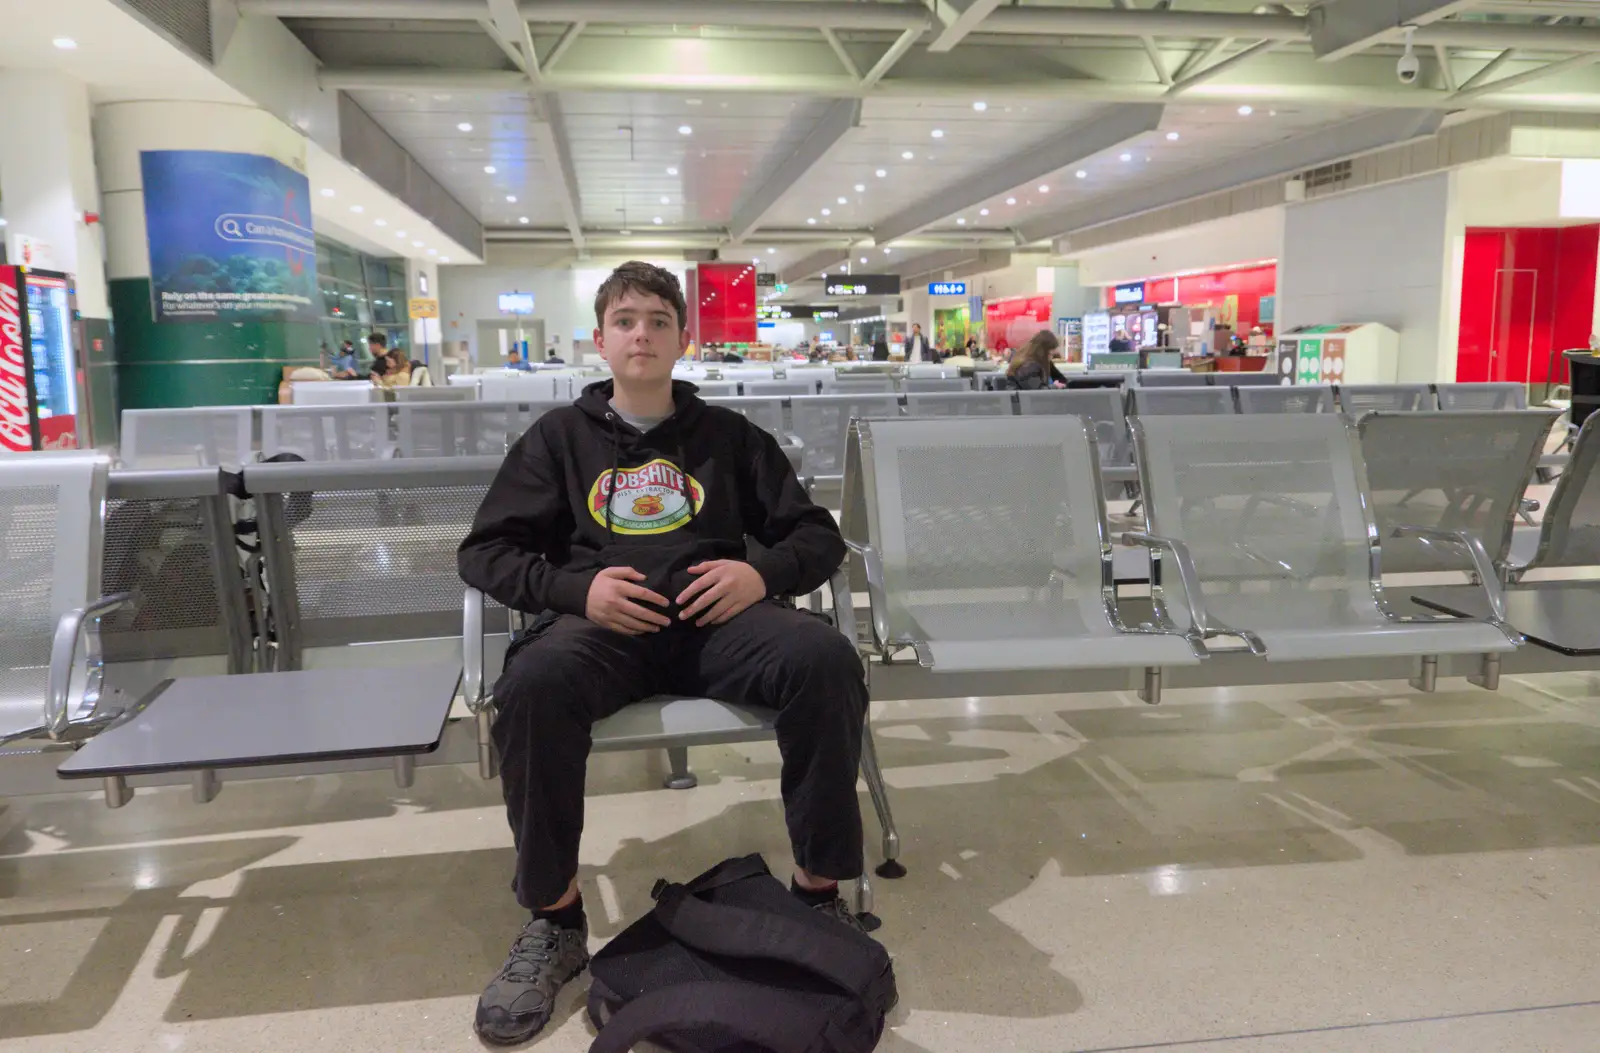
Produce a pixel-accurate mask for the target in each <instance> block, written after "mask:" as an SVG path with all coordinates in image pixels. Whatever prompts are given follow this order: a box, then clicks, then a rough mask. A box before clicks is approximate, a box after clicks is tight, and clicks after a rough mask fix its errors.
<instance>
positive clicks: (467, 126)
mask: <svg viewBox="0 0 1600 1053" xmlns="http://www.w3.org/2000/svg"><path fill="white" fill-rule="evenodd" d="M456 131H458V132H470V131H472V122H471V121H462V122H461V123H460V124H458V125H456Z"/></svg>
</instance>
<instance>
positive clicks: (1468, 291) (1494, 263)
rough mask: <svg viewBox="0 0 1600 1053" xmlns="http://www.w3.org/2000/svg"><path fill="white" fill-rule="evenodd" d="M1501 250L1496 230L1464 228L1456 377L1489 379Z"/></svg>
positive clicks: (1472, 380) (1473, 380)
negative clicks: (1495, 294) (1464, 243)
mask: <svg viewBox="0 0 1600 1053" xmlns="http://www.w3.org/2000/svg"><path fill="white" fill-rule="evenodd" d="M1504 252H1505V236H1504V233H1503V232H1502V231H1498V230H1469V231H1467V248H1466V254H1465V257H1464V260H1463V263H1462V268H1461V330H1460V336H1459V338H1458V339H1457V341H1456V380H1458V381H1460V382H1462V383H1476V382H1479V381H1484V380H1488V379H1489V345H1490V342H1491V340H1492V339H1493V334H1492V332H1491V326H1492V324H1493V322H1494V292H1495V273H1496V272H1497V271H1499V270H1500V262H1501V259H1502V258H1503V256H1504Z"/></svg>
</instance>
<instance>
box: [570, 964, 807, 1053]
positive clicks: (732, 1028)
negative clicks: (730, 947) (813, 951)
mask: <svg viewBox="0 0 1600 1053" xmlns="http://www.w3.org/2000/svg"><path fill="white" fill-rule="evenodd" d="M706 1025H713V1026H716V1027H719V1028H722V1029H724V1030H726V1031H728V1032H731V1033H732V1034H734V1035H737V1036H738V1037H739V1038H742V1039H745V1040H746V1041H749V1042H754V1043H755V1044H756V1045H758V1046H760V1047H761V1048H762V1049H765V1050H768V1051H770V1053H824V1051H826V1050H827V1049H828V1048H829V1047H828V1046H827V1045H826V1044H824V1043H823V1042H822V1041H821V1039H822V1036H823V1035H824V1034H826V1033H827V1031H828V1026H829V1020H828V1016H827V1014H826V1013H824V1012H822V1011H821V1010H818V1009H815V1008H813V1007H811V1006H810V1005H807V1004H806V1003H805V1002H802V1001H801V1000H799V999H798V998H794V997H792V996H790V995H788V994H785V993H784V992H782V991H779V990H776V989H774V988H771V987H761V986H758V985H756V984H741V983H730V982H727V981H720V980H703V981H695V982H692V983H683V984H673V985H672V986H670V987H662V988H658V989H657V990H654V991H650V992H648V993H647V994H643V995H640V996H639V997H638V998H635V999H633V1000H632V1001H631V1002H629V1003H628V1004H627V1005H625V1006H623V1007H622V1008H621V1009H619V1010H617V1011H616V1012H615V1013H613V1014H612V1015H611V1018H610V1019H609V1020H607V1021H606V1022H605V1026H604V1027H602V1028H601V1029H600V1034H599V1035H598V1036H597V1037H596V1038H595V1040H594V1044H593V1045H591V1046H590V1047H589V1053H628V1051H629V1050H631V1049H632V1048H633V1047H634V1045H635V1044H636V1043H639V1042H643V1041H645V1040H646V1039H652V1038H656V1037H659V1036H660V1035H661V1034H662V1033H663V1032H673V1031H684V1030H688V1029H690V1028H694V1027H703V1026H706Z"/></svg>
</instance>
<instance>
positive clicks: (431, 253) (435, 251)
mask: <svg viewBox="0 0 1600 1053" xmlns="http://www.w3.org/2000/svg"><path fill="white" fill-rule="evenodd" d="M428 255H429V256H437V255H439V250H438V249H429V250H428Z"/></svg>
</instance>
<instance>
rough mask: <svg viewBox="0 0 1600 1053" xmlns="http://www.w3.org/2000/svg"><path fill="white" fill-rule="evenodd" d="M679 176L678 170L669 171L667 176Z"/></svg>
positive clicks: (670, 169)
mask: <svg viewBox="0 0 1600 1053" xmlns="http://www.w3.org/2000/svg"><path fill="white" fill-rule="evenodd" d="M677 174H678V170H677V169H676V168H669V169H667V175H677Z"/></svg>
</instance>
